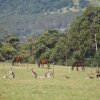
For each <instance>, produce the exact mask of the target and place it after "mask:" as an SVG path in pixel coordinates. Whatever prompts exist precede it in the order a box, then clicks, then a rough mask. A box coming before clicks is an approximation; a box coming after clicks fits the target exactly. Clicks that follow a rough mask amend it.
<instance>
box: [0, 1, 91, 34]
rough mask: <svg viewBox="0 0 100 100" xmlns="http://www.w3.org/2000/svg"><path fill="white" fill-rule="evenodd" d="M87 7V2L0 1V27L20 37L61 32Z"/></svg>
mask: <svg viewBox="0 0 100 100" xmlns="http://www.w3.org/2000/svg"><path fill="white" fill-rule="evenodd" d="M88 5H89V2H88V1H87V0H0V27H1V28H2V27H3V28H5V29H6V30H7V31H8V32H10V33H16V34H18V35H22V36H27V35H29V34H30V35H31V34H34V33H41V32H43V31H44V30H47V29H51V28H54V29H61V30H63V29H65V28H67V26H69V25H70V24H71V23H72V22H73V20H75V19H76V17H77V16H80V15H81V13H82V11H80V10H81V9H84V8H85V7H87V6H88Z"/></svg>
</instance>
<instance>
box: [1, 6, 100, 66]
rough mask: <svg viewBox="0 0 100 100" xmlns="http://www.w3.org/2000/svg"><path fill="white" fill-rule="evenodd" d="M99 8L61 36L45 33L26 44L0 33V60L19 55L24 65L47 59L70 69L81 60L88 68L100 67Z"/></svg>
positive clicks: (52, 31) (83, 16)
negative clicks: (70, 66) (75, 61)
mask: <svg viewBox="0 0 100 100" xmlns="http://www.w3.org/2000/svg"><path fill="white" fill-rule="evenodd" d="M99 12H100V8H99V7H89V8H88V9H86V11H85V12H84V13H83V15H82V16H80V17H78V18H77V19H76V20H75V21H74V23H73V24H72V25H71V26H70V27H69V29H68V30H66V31H65V32H64V33H60V32H59V31H57V30H48V31H45V32H44V33H43V34H41V35H33V36H31V37H30V38H27V39H26V41H21V40H20V38H19V37H17V36H12V35H10V34H9V35H7V31H5V30H4V29H0V30H1V32H0V34H1V41H0V52H1V54H0V57H1V58H5V60H11V59H12V58H13V57H14V56H16V55H21V56H22V57H23V58H24V61H28V62H30V63H35V61H37V60H39V59H40V58H48V59H49V60H50V61H55V62H56V63H57V64H63V65H66V64H68V65H70V64H71V63H72V62H73V61H74V60H75V59H81V60H83V61H84V62H85V64H86V65H89V66H100V56H99V55H100V19H99V18H100V13H99Z"/></svg>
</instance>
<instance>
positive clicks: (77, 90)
mask: <svg viewBox="0 0 100 100" xmlns="http://www.w3.org/2000/svg"><path fill="white" fill-rule="evenodd" d="M10 66H11V63H5V64H4V70H5V72H6V73H7V76H8V78H7V79H3V78H2V76H3V63H0V100H100V78H99V79H97V78H94V79H87V73H90V72H91V68H86V71H85V72H83V71H81V70H80V71H78V72H77V71H76V70H74V71H70V68H68V67H66V66H57V65H55V77H54V79H53V78H52V79H34V78H33V77H32V74H31V68H34V70H35V71H36V72H37V73H38V75H39V76H43V75H44V73H45V72H46V71H47V69H46V68H40V69H38V68H37V65H34V64H29V65H28V70H27V65H25V64H24V65H23V66H13V71H14V73H15V78H14V79H10V78H9V70H10ZM51 68H52V66H51ZM50 70H51V71H52V69H50ZM95 70H96V69H95V68H92V72H95ZM66 75H67V76H69V77H70V78H69V79H66V78H65V77H66Z"/></svg>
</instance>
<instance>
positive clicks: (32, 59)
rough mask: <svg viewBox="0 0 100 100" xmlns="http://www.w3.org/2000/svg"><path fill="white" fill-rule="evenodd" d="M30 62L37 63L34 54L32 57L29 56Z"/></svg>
mask: <svg viewBox="0 0 100 100" xmlns="http://www.w3.org/2000/svg"><path fill="white" fill-rule="evenodd" d="M28 63H32V64H35V59H34V57H33V56H30V57H29V58H28Z"/></svg>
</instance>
